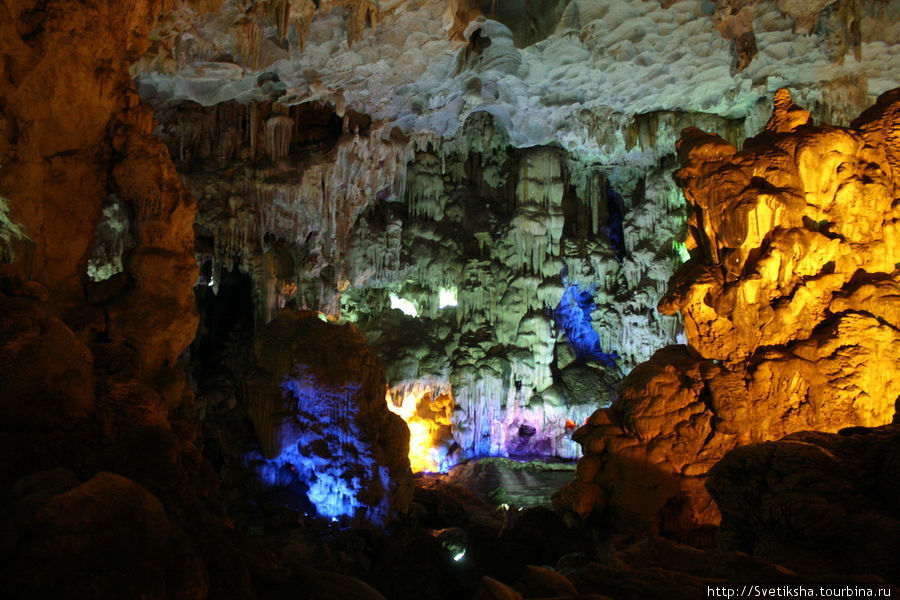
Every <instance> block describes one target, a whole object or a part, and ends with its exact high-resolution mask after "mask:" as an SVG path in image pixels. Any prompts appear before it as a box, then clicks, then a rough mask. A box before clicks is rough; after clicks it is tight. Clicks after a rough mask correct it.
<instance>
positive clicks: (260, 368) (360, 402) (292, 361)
mask: <svg viewBox="0 0 900 600" xmlns="http://www.w3.org/2000/svg"><path fill="white" fill-rule="evenodd" d="M253 355H254V367H255V369H256V373H255V374H254V375H253V376H252V378H251V379H250V380H249V381H248V382H247V387H248V389H247V398H248V410H249V415H250V419H251V421H253V425H254V427H255V429H256V433H257V436H258V438H259V440H260V444H261V449H262V457H251V460H253V461H254V464H253V465H252V466H253V467H254V468H255V469H257V470H259V471H260V473H261V474H262V479H263V480H264V481H265V482H266V483H268V484H269V485H271V486H272V487H291V485H292V484H299V485H300V486H306V488H307V489H306V490H304V491H305V494H306V497H307V499H308V500H309V502H311V503H312V504H313V505H315V507H316V510H317V511H318V513H319V514H320V515H321V516H324V517H329V518H337V517H340V516H348V517H354V518H359V519H361V520H367V521H372V522H375V523H379V524H380V523H382V522H384V521H385V520H386V519H389V518H393V517H395V516H396V514H397V513H402V512H405V511H406V508H407V505H408V504H409V499H410V497H411V495H412V483H411V479H410V478H411V474H410V471H409V460H408V459H407V457H406V455H407V452H408V449H409V434H408V432H407V430H406V428H405V427H404V424H403V421H402V420H401V419H400V417H398V416H396V415H394V414H393V413H391V412H390V411H389V410H388V409H387V406H386V404H385V402H384V390H385V382H384V372H383V369H382V367H381V365H380V364H379V363H378V360H377V359H376V358H375V355H374V354H373V353H372V352H371V351H370V350H369V348H368V347H367V346H366V344H365V340H364V338H363V337H362V336H361V335H360V334H359V332H357V331H356V329H355V328H354V327H353V326H352V325H334V324H330V323H325V322H323V321H321V320H320V319H319V318H318V316H317V315H316V314H315V313H313V312H310V311H303V312H291V311H284V312H282V313H280V314H279V315H278V316H277V317H276V318H275V319H274V320H272V322H270V323H269V324H268V325H267V326H266V327H264V328H263V329H262V330H260V331H259V333H258V334H257V336H256V338H255V340H254V350H253Z"/></svg>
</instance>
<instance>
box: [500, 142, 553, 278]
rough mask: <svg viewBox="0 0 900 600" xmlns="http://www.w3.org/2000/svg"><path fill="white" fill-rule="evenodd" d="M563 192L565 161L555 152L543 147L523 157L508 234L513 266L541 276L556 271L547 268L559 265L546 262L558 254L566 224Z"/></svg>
mask: <svg viewBox="0 0 900 600" xmlns="http://www.w3.org/2000/svg"><path fill="white" fill-rule="evenodd" d="M564 192H565V183H564V181H563V164H562V162H561V160H560V157H559V155H558V154H557V153H556V152H554V151H553V150H551V149H547V148H542V149H540V150H535V151H532V152H529V153H528V154H527V155H526V156H524V157H523V159H522V162H521V164H520V166H519V177H518V183H517V185H516V214H515V216H514V217H513V219H512V222H511V223H510V234H509V242H510V244H511V246H512V252H513V260H514V263H513V264H514V265H517V266H519V267H520V268H524V269H526V270H527V271H528V272H530V273H535V274H537V275H540V276H545V275H548V274H550V275H552V274H556V273H547V272H545V269H546V267H547V266H550V268H551V269H552V268H553V267H554V266H556V265H555V263H553V262H548V261H547V258H548V257H556V256H559V241H560V239H561V238H562V232H563V225H564V224H565V217H564V215H563V210H562V201H563V194H564ZM557 273H558V270H557Z"/></svg>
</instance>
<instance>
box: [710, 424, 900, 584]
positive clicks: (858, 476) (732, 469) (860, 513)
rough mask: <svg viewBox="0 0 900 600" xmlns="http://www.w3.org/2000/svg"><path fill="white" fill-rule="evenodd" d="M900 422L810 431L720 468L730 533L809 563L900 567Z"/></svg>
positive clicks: (833, 570)
mask: <svg viewBox="0 0 900 600" xmlns="http://www.w3.org/2000/svg"><path fill="white" fill-rule="evenodd" d="M898 442H900V427H898V426H897V425H886V426H884V427H879V428H874V429H868V428H862V427H858V428H850V429H845V430H842V431H840V432H838V434H828V433H821V432H812V431H804V432H800V433H795V434H792V435H789V436H787V437H785V438H784V439H781V440H779V441H776V442H765V443H762V444H756V445H752V446H747V447H742V448H737V449H735V450H733V451H732V452H730V453H728V454H727V455H726V456H725V457H724V458H723V459H722V460H721V461H720V462H719V463H718V464H717V465H716V466H715V467H714V468H713V469H712V471H710V475H709V479H708V481H707V487H708V488H709V491H710V494H711V495H712V497H713V498H714V499H715V501H716V504H717V505H718V506H719V509H720V510H721V512H722V526H721V533H720V541H721V543H722V545H724V546H725V547H727V548H730V549H734V550H740V551H743V552H749V553H753V554H754V555H757V556H760V557H761V558H765V559H766V560H770V561H773V562H777V563H779V564H782V565H784V566H786V567H788V568H790V569H793V570H795V571H799V572H803V573H821V574H825V573H829V574H840V573H874V574H876V575H880V576H881V577H884V578H885V579H886V580H887V581H893V582H896V581H897V580H898V577H900V561H898V558H897V557H898V556H900V552H898V550H900V548H898V540H900V511H898V498H900V489H898V486H897V473H898V470H900V455H898V450H897V449H898V447H900V444H898Z"/></svg>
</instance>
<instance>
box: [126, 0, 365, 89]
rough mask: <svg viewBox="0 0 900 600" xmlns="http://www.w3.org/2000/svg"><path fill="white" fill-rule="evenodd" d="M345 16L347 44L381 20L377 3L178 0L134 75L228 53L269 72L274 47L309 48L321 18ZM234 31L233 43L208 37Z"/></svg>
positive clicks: (357, 0)
mask: <svg viewBox="0 0 900 600" xmlns="http://www.w3.org/2000/svg"><path fill="white" fill-rule="evenodd" d="M338 10H340V11H344V12H345V13H346V16H345V21H344V26H345V29H346V37H347V44H348V45H353V44H354V43H355V42H358V41H360V40H361V39H362V38H363V35H364V34H365V30H366V29H367V28H371V27H374V26H376V25H377V24H378V21H379V19H380V18H381V11H380V8H379V5H378V2H376V1H374V0H243V1H240V2H238V1H235V0H178V1H177V2H175V3H174V6H173V7H172V8H171V10H169V11H168V12H167V13H164V14H163V15H162V16H161V17H160V19H159V22H158V24H157V26H156V27H155V29H154V30H153V32H152V33H151V35H150V39H151V40H152V42H153V46H152V47H151V49H150V51H148V52H147V53H146V54H145V55H144V56H143V57H142V58H141V60H140V61H139V62H138V63H137V64H136V65H135V67H134V68H133V71H132V75H137V74H138V73H140V72H145V71H154V70H155V71H160V72H163V73H173V72H175V71H176V70H178V69H181V68H183V67H185V66H186V65H187V64H188V63H189V62H190V61H192V60H200V61H204V60H206V61H209V60H215V57H216V56H217V55H221V54H223V53H225V52H227V53H229V54H233V55H234V56H235V58H236V59H237V60H240V61H241V62H242V64H243V65H244V66H246V67H249V68H251V69H261V68H264V67H265V66H266V65H267V64H269V63H270V62H273V60H274V59H277V58H278V57H277V56H272V55H269V54H270V52H269V53H267V52H268V51H267V50H266V48H265V46H266V45H267V44H266V42H267V37H269V36H274V37H273V38H272V41H270V42H269V44H268V45H269V46H271V48H275V49H277V48H279V47H280V46H284V45H287V46H288V47H290V46H291V45H292V44H296V46H297V47H299V48H300V49H301V50H302V49H303V48H304V46H305V44H306V38H307V36H308V34H309V30H310V27H311V26H312V23H313V21H314V20H315V18H316V17H317V16H318V15H319V14H330V13H332V12H335V11H338ZM211 28H212V29H219V30H227V31H230V33H231V35H230V38H229V40H228V42H229V43H226V42H224V41H223V40H217V39H215V38H210V37H209V36H208V35H205V33H204V32H206V31H208V30H209V29H211Z"/></svg>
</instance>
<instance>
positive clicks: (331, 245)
mask: <svg viewBox="0 0 900 600" xmlns="http://www.w3.org/2000/svg"><path fill="white" fill-rule="evenodd" d="M272 119H278V120H277V121H276V125H275V126H273V128H272V129H271V130H270V131H272V133H273V136H272V137H273V138H274V139H273V140H271V143H272V144H275V145H277V144H284V140H285V136H286V135H287V134H286V133H284V132H285V131H289V128H290V127H292V123H291V124H289V123H288V122H287V121H289V120H290V119H288V118H287V117H284V116H282V115H279V116H276V117H272V118H270V122H271V121H272ZM282 127H283V129H282V130H281V133H279V130H280V129H281V128H282ZM267 143H269V142H268V141H267ZM284 147H285V146H284V145H282V146H281V149H283V148H284ZM275 150H276V151H279V152H280V151H281V150H279V149H278V148H275ZM410 158H411V157H410V155H409V150H408V147H407V146H406V145H404V144H399V143H391V142H387V143H386V142H384V141H382V140H381V139H380V138H379V136H377V135H373V136H371V137H366V136H359V135H354V136H345V137H344V138H342V139H341V140H340V141H339V143H338V146H337V148H336V149H335V151H334V152H333V155H332V156H331V157H330V159H329V160H322V161H319V162H315V163H312V164H307V165H306V166H305V168H304V170H303V171H302V173H301V174H300V176H299V177H298V178H297V179H296V180H294V181H291V182H284V181H277V182H275V181H273V180H272V178H271V175H273V174H275V173H276V172H278V171H277V169H276V168H275V167H261V168H257V169H246V170H244V171H242V176H241V175H238V176H236V177H235V179H234V180H233V181H228V182H227V189H224V190H221V189H218V188H217V189H215V190H210V189H209V188H208V187H207V186H203V187H200V186H197V187H196V188H195V189H196V190H197V193H199V195H200V197H201V198H202V197H203V196H204V195H206V194H214V195H216V196H219V195H220V194H223V195H224V194H228V196H226V197H225V198H224V199H223V198H222V197H221V196H219V197H218V201H219V202H220V203H224V204H225V205H226V206H227V209H225V210H226V212H227V214H228V215H229V216H228V217H227V218H215V219H211V220H210V221H209V222H202V223H201V224H202V225H203V226H204V227H205V228H207V229H209V230H210V231H211V232H212V237H213V240H214V242H213V243H214V249H213V257H212V258H213V273H214V274H217V273H218V272H219V270H220V269H225V270H226V271H227V270H231V269H233V268H234V267H238V268H239V269H240V270H241V271H243V272H245V273H248V274H250V275H251V276H252V278H253V281H254V285H255V287H256V294H257V299H258V300H262V299H265V298H267V299H268V300H267V301H266V302H267V303H268V304H271V306H266V307H264V310H263V311H262V313H261V316H262V317H263V319H264V320H268V318H270V317H271V315H272V314H273V313H274V311H275V310H277V308H278V305H279V304H281V305H283V304H284V302H285V301H286V299H285V298H284V297H283V293H282V291H284V290H293V291H300V292H302V290H301V289H299V288H301V287H302V285H303V280H304V278H314V279H315V278H318V277H319V276H320V275H321V273H322V272H323V270H324V269H325V268H326V267H328V266H329V265H337V264H339V262H340V260H341V258H342V257H343V256H344V255H345V254H346V253H347V251H348V247H347V246H348V245H349V240H350V239H351V236H350V231H351V228H352V227H353V223H354V222H355V221H356V218H357V216H358V215H359V214H360V213H361V212H362V211H363V210H364V209H365V208H366V207H367V206H369V205H370V204H371V203H373V202H374V200H375V198H376V196H377V195H378V194H379V193H382V192H387V193H390V194H393V195H402V194H403V193H404V189H405V186H406V167H407V163H408V162H409V160H410ZM192 187H193V186H192ZM219 187H221V185H220V186H219ZM223 200H224V202H223ZM201 219H202V217H201ZM388 237H389V238H390V239H388V240H387V242H386V243H387V245H388V246H390V247H391V248H393V254H396V253H398V252H399V248H397V247H396V246H397V245H398V243H399V242H398V239H399V228H398V227H397V226H394V227H393V228H392V229H391V230H390V231H389V232H388ZM270 239H274V240H279V241H280V242H282V243H283V244H285V245H286V246H288V247H292V248H295V249H296V251H297V252H300V251H301V249H302V251H303V252H305V253H306V255H308V256H312V257H315V258H316V261H315V263H314V264H309V265H308V268H307V269H306V270H304V271H303V272H298V273H296V274H295V275H296V276H297V278H298V280H297V281H294V282H290V281H286V282H275V281H274V280H275V274H274V273H273V272H270V271H272V268H271V267H273V265H272V262H271V261H266V260H265V258H264V257H265V255H266V254H267V252H269V251H270V248H269V241H268V240H270ZM391 240H393V243H392V242H391ZM383 258H384V260H383V261H382V263H383V264H382V267H383V268H384V269H386V270H389V269H391V268H392V267H395V266H396V263H397V257H396V256H394V255H390V256H385V257H383ZM303 259H304V257H303V256H300V255H298V256H297V262H300V261H301V260H303ZM307 262H308V261H307ZM267 265H268V266H267ZM327 283H328V286H326V287H330V288H333V289H336V288H337V287H338V286H337V282H327ZM273 285H274V287H273ZM323 289H324V288H323ZM267 290H268V291H267ZM273 290H274V292H273ZM311 300H312V302H311ZM339 302H340V299H339V296H337V295H335V294H334V293H332V294H326V296H323V297H320V298H318V299H317V300H316V299H315V298H313V299H310V298H309V295H303V296H302V303H303V304H306V305H307V306H308V307H309V308H313V309H317V310H323V311H325V312H327V313H328V314H332V315H338V314H340V308H339ZM312 304H315V306H313V305H312Z"/></svg>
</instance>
